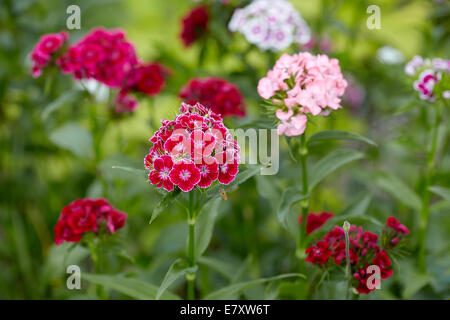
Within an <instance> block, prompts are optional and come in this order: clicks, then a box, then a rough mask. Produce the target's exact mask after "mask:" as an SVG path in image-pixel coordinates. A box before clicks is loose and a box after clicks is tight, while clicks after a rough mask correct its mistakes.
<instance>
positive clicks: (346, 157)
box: [309, 149, 364, 191]
mask: <svg viewBox="0 0 450 320" xmlns="http://www.w3.org/2000/svg"><path fill="white" fill-rule="evenodd" d="M363 157H364V154H362V153H361V152H359V151H355V150H347V149H340V150H337V151H334V152H332V153H330V154H328V155H327V156H325V157H324V158H322V159H320V160H319V162H317V164H316V165H315V166H314V167H313V169H312V170H311V174H310V176H309V191H311V190H312V189H314V187H315V186H316V185H317V184H319V182H321V181H322V180H323V179H324V178H325V177H326V176H328V175H329V174H330V173H332V172H333V171H335V170H336V169H338V168H340V167H342V166H343V165H345V164H347V163H349V162H351V161H354V160H359V159H362V158H363Z"/></svg>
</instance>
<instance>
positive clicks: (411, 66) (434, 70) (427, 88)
mask: <svg viewBox="0 0 450 320" xmlns="http://www.w3.org/2000/svg"><path fill="white" fill-rule="evenodd" d="M405 73H406V74H407V75H409V76H416V74H417V73H419V77H418V78H417V80H416V81H414V84H413V87H414V89H415V90H416V91H417V92H419V97H420V98H421V99H422V100H428V101H435V100H436V97H439V96H442V98H443V99H450V88H449V87H448V83H450V80H449V76H450V60H444V59H440V58H434V59H432V60H430V59H423V58H422V57H421V56H415V57H414V58H413V59H412V60H411V61H410V62H408V63H407V64H406V66H405ZM444 77H445V78H447V80H444V81H443V78H444Z"/></svg>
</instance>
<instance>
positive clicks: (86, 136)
mask: <svg viewBox="0 0 450 320" xmlns="http://www.w3.org/2000/svg"><path fill="white" fill-rule="evenodd" d="M49 139H50V140H51V141H52V142H53V143H54V144H56V145H57V146H59V147H61V148H63V149H66V150H70V151H72V152H73V153H74V154H75V155H77V156H79V157H81V158H89V159H92V158H93V156H94V148H93V142H92V135H91V133H90V132H89V131H87V130H86V129H84V128H82V127H80V126H79V125H78V124H76V123H74V122H70V123H66V124H64V125H63V126H61V127H59V128H58V129H56V130H54V131H53V132H51V133H50V136H49Z"/></svg>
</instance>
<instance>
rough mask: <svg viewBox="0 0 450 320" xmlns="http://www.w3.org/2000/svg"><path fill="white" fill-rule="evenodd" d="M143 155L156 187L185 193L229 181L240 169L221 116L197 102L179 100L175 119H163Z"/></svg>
mask: <svg viewBox="0 0 450 320" xmlns="http://www.w3.org/2000/svg"><path fill="white" fill-rule="evenodd" d="M161 124H162V125H161V127H160V128H159V130H158V131H157V132H156V133H155V134H154V135H153V137H152V138H151V139H150V142H151V143H152V144H153V146H152V147H151V148H150V152H149V153H148V154H147V155H146V156H145V160H144V163H145V167H146V168H147V170H149V171H150V173H149V175H148V179H149V180H150V182H151V183H152V184H153V185H156V187H157V188H164V189H165V190H167V191H169V192H170V191H173V190H174V188H175V187H176V186H178V188H180V189H181V190H182V191H184V192H188V191H191V190H192V189H193V188H194V187H199V188H208V187H210V186H211V184H212V183H213V182H215V181H216V180H217V181H219V183H221V184H229V183H231V182H232V181H233V180H234V178H235V177H236V174H237V173H238V171H239V154H240V148H239V145H238V144H237V142H236V141H235V140H234V139H233V138H232V136H231V134H230V132H229V131H228V129H227V128H226V127H225V126H224V124H223V121H222V118H221V117H220V116H219V115H217V114H216V113H214V112H212V111H211V110H210V109H208V108H206V107H204V106H203V105H201V104H199V103H197V104H196V105H194V106H192V105H189V104H186V103H182V104H181V107H180V113H179V114H178V115H177V116H176V117H175V119H174V120H172V121H169V120H162V121H161Z"/></svg>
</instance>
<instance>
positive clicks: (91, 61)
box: [30, 28, 169, 113]
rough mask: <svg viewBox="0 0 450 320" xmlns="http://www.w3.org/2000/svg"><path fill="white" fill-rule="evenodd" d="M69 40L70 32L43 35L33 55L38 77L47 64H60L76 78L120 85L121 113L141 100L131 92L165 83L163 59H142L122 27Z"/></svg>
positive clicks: (155, 89) (154, 91)
mask: <svg viewBox="0 0 450 320" xmlns="http://www.w3.org/2000/svg"><path fill="white" fill-rule="evenodd" d="M67 40H68V34H67V32H60V33H56V34H46V35H44V36H42V37H41V39H40V41H39V42H38V43H37V45H36V46H35V47H34V48H33V51H32V52H31V55H30V57H31V60H32V69H31V73H32V75H33V76H34V77H39V76H40V75H41V74H42V70H43V69H44V68H45V67H48V66H52V65H56V66H57V67H59V68H60V70H61V72H62V73H65V74H71V75H72V76H73V77H74V78H75V79H76V80H82V79H94V80H96V81H98V82H100V83H102V84H104V85H106V86H108V87H110V88H114V89H118V93H117V95H116V99H115V102H114V103H115V110H116V112H119V113H121V112H132V111H134V110H135V109H136V107H137V100H136V99H134V97H133V96H131V95H130V93H131V92H135V93H143V94H146V95H148V96H153V95H155V94H157V93H159V92H160V91H161V90H162V88H163V87H164V85H165V77H166V76H167V75H169V71H168V70H167V69H166V68H165V67H163V66H162V65H161V64H159V63H143V62H141V61H140V60H139V59H138V58H137V55H136V50H135V48H134V45H133V44H132V43H131V42H129V41H127V40H126V36H125V32H123V31H122V30H106V29H103V28H95V29H93V30H92V31H91V32H89V33H88V34H86V35H85V36H84V37H83V38H81V40H80V41H78V42H77V43H76V44H74V45H71V46H70V47H67V45H66V42H67Z"/></svg>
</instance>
